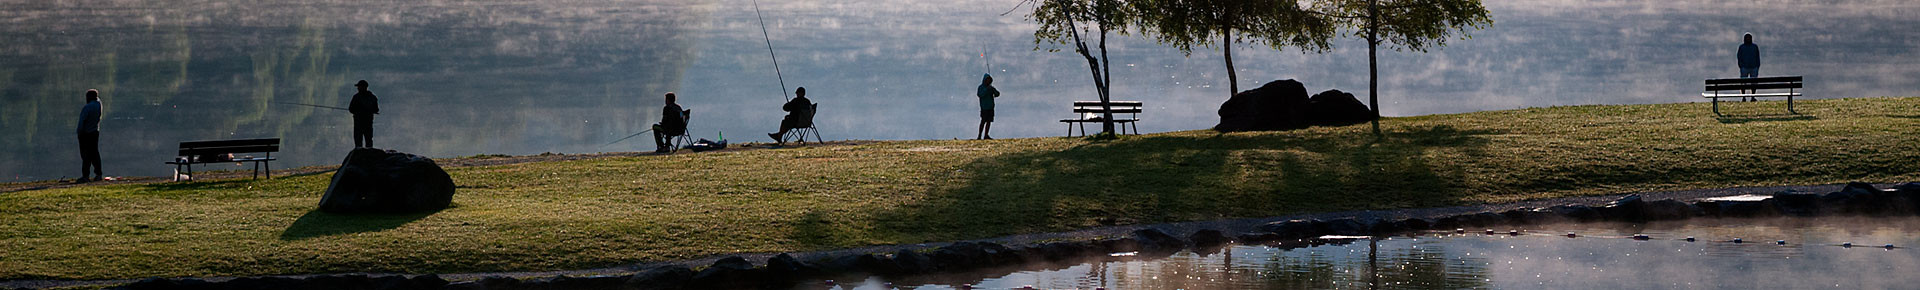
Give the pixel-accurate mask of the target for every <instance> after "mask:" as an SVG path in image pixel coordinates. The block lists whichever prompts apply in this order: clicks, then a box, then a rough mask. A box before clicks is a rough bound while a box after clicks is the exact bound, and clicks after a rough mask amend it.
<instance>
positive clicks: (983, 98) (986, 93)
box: [973, 74, 1000, 140]
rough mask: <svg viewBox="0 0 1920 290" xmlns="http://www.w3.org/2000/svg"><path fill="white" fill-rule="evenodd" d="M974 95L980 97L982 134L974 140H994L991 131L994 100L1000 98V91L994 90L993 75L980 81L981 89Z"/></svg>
mask: <svg viewBox="0 0 1920 290" xmlns="http://www.w3.org/2000/svg"><path fill="white" fill-rule="evenodd" d="M974 95H975V96H979V97H980V133H979V134H978V135H976V136H974V137H973V138H974V139H981V140H992V139H993V134H992V133H991V132H990V131H993V98H998V97H1000V90H999V89H994V88H993V75H992V74H988V75H986V77H982V78H981V79H980V88H978V89H975V90H974Z"/></svg>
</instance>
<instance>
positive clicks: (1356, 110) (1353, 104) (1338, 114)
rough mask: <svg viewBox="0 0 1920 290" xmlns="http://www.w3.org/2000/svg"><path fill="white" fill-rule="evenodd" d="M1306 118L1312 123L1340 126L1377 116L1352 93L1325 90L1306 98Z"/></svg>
mask: <svg viewBox="0 0 1920 290" xmlns="http://www.w3.org/2000/svg"><path fill="white" fill-rule="evenodd" d="M1306 114H1307V120H1308V122H1309V123H1312V124H1314V125H1327V126H1341V125H1352V124H1359V123H1366V122H1367V121H1373V119H1376V118H1377V117H1378V116H1377V115H1375V114H1373V109H1370V108H1367V104H1366V103H1361V102H1360V99H1358V98H1354V97H1353V94H1350V93H1347V92H1342V91H1340V90H1327V91H1325V92H1320V93H1319V94H1314V95H1313V97H1310V98H1307V111H1306Z"/></svg>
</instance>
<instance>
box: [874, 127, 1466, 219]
mask: <svg viewBox="0 0 1920 290" xmlns="http://www.w3.org/2000/svg"><path fill="white" fill-rule="evenodd" d="M1327 134H1336V135H1318V136H1306V137H1303V136H1301V134H1293V135H1281V134H1252V135H1247V134H1215V135H1207V136H1154V137H1132V138H1129V139H1130V140H1124V141H1120V142H1102V143H1093V144H1087V145H1082V146H1078V147H1075V148H1071V149H1067V150H1063V151H1055V152H1037V153H1030V154H1013V155H1004V156H996V157H989V158H983V159H979V160H975V161H973V162H972V163H970V164H968V165H965V166H963V167H961V168H962V171H961V172H958V173H956V174H955V178H966V179H968V181H967V183H966V184H965V185H963V186H960V187H958V188H943V189H933V190H934V192H933V193H932V194H930V195H931V196H930V197H929V200H928V201H925V202H923V203H920V204H910V205H907V206H905V207H903V208H901V209H900V210H898V211H894V212H888V213H882V214H880V215H878V216H877V217H876V220H877V221H879V224H878V228H877V229H876V230H877V231H879V232H880V233H879V234H881V235H898V236H900V237H904V238H909V239H914V238H925V239H933V240H947V239H955V238H961V237H980V236H995V235H1005V234H1011V233H1015V232H1021V231H1052V230H1063V229H1071V228H1082V227H1090V226H1103V225H1123V224H1143V223H1159V222H1170V221H1182V220H1205V219H1219V218H1227V217H1249V216H1273V215H1281V214H1287V213H1298V212H1314V211H1332V210H1347V209H1358V208H1377V207H1413V206H1437V205H1447V204H1455V203H1458V200H1459V199H1460V198H1461V197H1462V196H1465V195H1467V194H1469V192H1467V191H1468V190H1467V189H1466V188H1461V187H1459V186H1454V184H1456V182H1455V180H1456V178H1457V177H1459V176H1462V175H1464V173H1463V172H1462V169H1460V168H1458V166H1453V165H1451V164H1452V163H1445V162H1441V164H1446V165H1436V164H1435V163H1436V162H1434V160H1430V159H1429V158H1431V157H1429V156H1430V155H1428V154H1427V153H1428V151H1429V150H1432V149H1441V148H1447V149H1449V150H1458V151H1459V152H1463V153H1464V154H1465V155H1466V156H1485V155H1486V154H1487V153H1485V152H1482V151H1480V148H1482V147H1484V146H1485V145H1486V143H1487V140H1486V139H1485V137H1483V135H1490V134H1502V132H1497V131H1488V130H1472V131H1463V130H1458V129H1455V128H1454V127H1451V126H1431V127H1422V128H1408V129H1401V130H1398V131H1389V132H1387V133H1386V136H1384V137H1383V138H1376V137H1374V135H1373V134H1372V133H1370V132H1366V131H1364V130H1351V131H1345V132H1340V133H1327ZM930 234H931V235H932V236H929V235H930ZM946 234H953V235H957V236H944V235H946Z"/></svg>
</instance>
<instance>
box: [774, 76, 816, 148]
mask: <svg viewBox="0 0 1920 290" xmlns="http://www.w3.org/2000/svg"><path fill="white" fill-rule="evenodd" d="M793 95H794V97H793V99H792V100H788V101H787V104H786V105H781V106H780V110H782V111H787V117H786V118H784V119H781V120H780V131H779V132H773V133H767V137H771V138H773V142H774V143H785V142H786V139H785V138H784V137H786V136H787V131H791V130H793V129H798V128H804V127H806V126H801V125H802V124H804V123H809V122H812V121H813V101H811V100H807V88H806V87H800V88H799V89H795V90H793Z"/></svg>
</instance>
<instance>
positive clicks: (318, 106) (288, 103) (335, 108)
mask: <svg viewBox="0 0 1920 290" xmlns="http://www.w3.org/2000/svg"><path fill="white" fill-rule="evenodd" d="M273 103H275V104H287V105H300V106H308V107H315V108H327V109H334V110H341V111H350V110H347V108H341V107H334V106H321V105H315V104H303V103H294V102H273Z"/></svg>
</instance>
